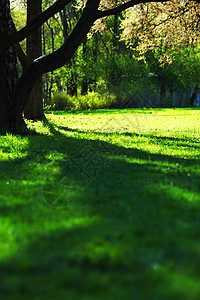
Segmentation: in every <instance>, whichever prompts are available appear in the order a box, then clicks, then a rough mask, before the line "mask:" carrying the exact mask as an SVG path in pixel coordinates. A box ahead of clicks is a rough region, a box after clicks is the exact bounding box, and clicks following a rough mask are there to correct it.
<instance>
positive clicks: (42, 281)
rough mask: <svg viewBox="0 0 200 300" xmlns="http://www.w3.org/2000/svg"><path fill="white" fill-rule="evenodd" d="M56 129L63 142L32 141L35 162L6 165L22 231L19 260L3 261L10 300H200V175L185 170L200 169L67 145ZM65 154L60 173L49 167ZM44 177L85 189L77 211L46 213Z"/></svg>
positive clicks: (5, 200)
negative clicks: (33, 178) (35, 178)
mask: <svg viewBox="0 0 200 300" xmlns="http://www.w3.org/2000/svg"><path fill="white" fill-rule="evenodd" d="M46 126H48V128H49V130H50V131H51V132H52V133H53V134H54V136H42V137H41V136H29V137H28V141H29V143H28V145H27V149H26V150H27V152H28V155H27V156H26V157H25V158H22V159H17V160H13V161H1V162H0V170H1V182H2V186H0V189H1V200H2V202H1V206H0V216H1V217H2V218H4V219H5V220H9V222H11V225H10V226H11V227H12V228H14V229H13V230H16V231H17V230H18V231H19V232H18V231H17V232H18V234H16V237H17V239H16V241H15V244H17V247H16V249H15V251H13V253H11V254H10V255H9V256H8V257H6V256H5V258H4V259H1V262H0V274H1V285H0V295H1V297H2V299H22V300H23V299H27V298H29V299H42V300H43V299H44V300H46V299H132V298H134V299H188V293H191V294H192V297H193V298H192V299H198V296H199V294H200V289H199V287H198V286H197V285H195V282H196V281H197V280H198V278H199V275H200V274H199V269H198V267H197V265H198V261H199V259H200V254H199V250H198V249H199V225H200V217H199V216H200V207H199V201H198V195H199V192H200V186H199V175H197V174H193V173H191V174H190V177H188V174H187V173H186V171H185V170H184V168H185V167H188V166H193V165H194V164H197V163H198V160H196V159H187V160H185V159H181V158H175V157H170V156H166V155H161V154H149V153H148V152H145V151H142V150H138V149H127V148H124V147H119V146H116V145H111V144H109V143H106V142H101V141H92V140H83V139H76V138H71V137H66V136H65V135H62V134H61V133H59V131H58V130H57V129H56V128H55V127H54V126H53V125H52V124H49V123H47V124H46ZM58 133H59V134H58ZM55 152H56V153H57V155H58V159H57V160H56V170H55V173H53V171H54V169H52V170H51V169H50V171H52V174H51V173H50V172H49V169H48V168H47V170H46V169H45V167H48V165H49V162H51V154H52V155H53V153H55ZM60 154H62V155H60ZM139 159H140V162H139ZM142 160H143V162H142V163H141V161H142ZM170 164H173V165H176V164H178V165H181V166H182V169H180V170H179V168H178V167H177V168H175V167H173V168H171V169H169V168H168V167H169V165H170ZM40 166H43V167H44V168H40ZM45 170H46V171H45ZM5 175H7V177H6V178H4V176H5ZM33 175H37V176H38V180H35V181H34V182H31V178H32V176H33ZM44 176H50V177H53V178H54V180H55V181H60V180H62V178H67V180H69V185H70V186H73V185H74V186H76V188H77V189H78V190H77V194H76V197H75V198H73V201H72V203H70V204H69V205H68V206H67V207H65V208H63V209H59V208H58V209H57V208H56V207H52V206H48V205H46V204H45V203H44V202H43V201H42V199H41V198H42V196H41V189H42V188H44V187H45V185H47V186H48V177H47V179H45V180H43V183H42V184H41V183H40V179H41V180H42V178H43V177H44ZM34 177H35V176H34ZM191 179H192V181H191ZM5 181H8V182H11V183H12V181H14V182H15V185H13V186H12V187H11V188H10V189H9V187H8V186H7V185H6V184H4V183H5ZM24 182H25V183H26V184H28V189H27V190H26V191H25V193H23V194H22V193H21V192H20V189H21V188H23V184H24ZM5 187H6V188H5ZM10 194H12V196H14V197H15V199H17V200H16V201H15V202H14V203H12V201H11V200H12V199H11V200H10V201H9V199H10V198H9V197H10ZM22 195H23V197H24V198H23V199H21V198H22ZM192 195H193V196H192ZM195 195H196V198H195ZM190 197H193V198H192V199H196V202H195V201H189V200H191V199H190ZM6 226H7V221H5V224H3V228H4V227H6ZM15 228H16V229H15ZM8 232H9V236H10V231H8ZM7 238H8V237H7ZM8 240H9V239H8ZM144 286H145V288H144ZM169 286H170V289H169ZM191 287H192V288H193V289H192V290H191ZM195 297H196V298H195Z"/></svg>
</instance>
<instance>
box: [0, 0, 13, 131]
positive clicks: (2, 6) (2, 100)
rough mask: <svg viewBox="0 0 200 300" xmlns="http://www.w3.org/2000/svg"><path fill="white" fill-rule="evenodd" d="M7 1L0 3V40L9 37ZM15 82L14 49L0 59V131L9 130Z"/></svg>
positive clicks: (9, 20)
mask: <svg viewBox="0 0 200 300" xmlns="http://www.w3.org/2000/svg"><path fill="white" fill-rule="evenodd" d="M11 24H12V23H11V16H10V5H9V0H1V1H0V40H1V37H2V36H5V34H8V35H11V33H12V26H11ZM16 81H17V59H16V54H15V49H14V47H10V48H9V49H8V51H7V52H6V53H5V55H4V56H1V57H0V131H6V130H9V104H10V102H11V97H12V93H13V90H14V87H15V84H16Z"/></svg>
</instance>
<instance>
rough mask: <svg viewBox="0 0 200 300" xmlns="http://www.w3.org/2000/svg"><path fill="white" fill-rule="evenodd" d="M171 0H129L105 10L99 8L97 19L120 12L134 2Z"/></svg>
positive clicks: (134, 3) (164, 0)
mask: <svg viewBox="0 0 200 300" xmlns="http://www.w3.org/2000/svg"><path fill="white" fill-rule="evenodd" d="M168 1H171V0H130V1H128V2H126V3H124V4H121V5H119V6H117V7H114V8H111V9H106V10H99V11H98V14H97V19H100V18H103V17H108V16H112V15H117V14H119V13H121V12H122V11H124V10H126V9H127V8H130V7H133V6H135V5H136V4H142V3H149V2H161V3H162V2H168Z"/></svg>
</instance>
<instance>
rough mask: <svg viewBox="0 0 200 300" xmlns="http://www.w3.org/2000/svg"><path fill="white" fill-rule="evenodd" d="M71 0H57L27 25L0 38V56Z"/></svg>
mask: <svg viewBox="0 0 200 300" xmlns="http://www.w3.org/2000/svg"><path fill="white" fill-rule="evenodd" d="M71 1H72V0H58V1H57V2H56V3H54V4H53V5H51V6H50V7H49V8H47V9H46V10H45V11H44V12H43V13H41V14H40V15H39V16H38V17H37V18H35V19H34V20H33V21H32V22H30V23H29V24H28V25H26V26H25V27H23V28H22V29H21V30H19V31H17V32H16V33H14V34H12V35H11V36H6V37H4V38H2V39H1V45H0V56H1V55H3V54H4V53H5V51H6V50H7V49H8V48H9V47H10V46H12V45H14V44H16V43H18V42H20V41H23V40H24V39H25V38H26V37H28V36H29V35H30V34H31V33H32V32H33V31H34V30H35V29H37V28H38V27H40V26H41V25H42V24H44V23H45V22H46V21H47V20H48V19H50V18H51V17H52V16H53V15H55V14H56V13H58V12H59V11H60V10H62V9H63V8H64V7H65V6H66V5H67V4H69V3H70V2H71Z"/></svg>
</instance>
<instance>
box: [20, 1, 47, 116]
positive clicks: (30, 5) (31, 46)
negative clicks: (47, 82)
mask: <svg viewBox="0 0 200 300" xmlns="http://www.w3.org/2000/svg"><path fill="white" fill-rule="evenodd" d="M41 5H42V1H41V0H28V1H27V24H29V23H30V22H31V21H32V20H33V19H34V18H36V17H37V16H38V15H39V14H40V13H41ZM41 55H42V40H41V29H37V30H35V31H34V32H33V33H32V34H31V35H30V36H29V37H28V38H27V61H28V64H30V63H31V62H32V61H33V60H34V59H36V58H38V57H40V56H41ZM24 117H25V118H26V119H29V120H38V119H39V120H41V119H43V118H44V112H43V103H42V77H41V76H40V77H39V78H38V79H37V81H36V83H35V85H34V86H33V88H32V91H31V93H30V95H29V98H28V101H27V103H26V105H25V109H24Z"/></svg>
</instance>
